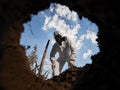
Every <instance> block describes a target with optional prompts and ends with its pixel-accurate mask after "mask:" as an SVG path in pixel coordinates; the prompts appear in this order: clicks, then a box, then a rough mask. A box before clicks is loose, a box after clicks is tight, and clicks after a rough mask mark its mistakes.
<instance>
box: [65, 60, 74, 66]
mask: <svg viewBox="0 0 120 90" xmlns="http://www.w3.org/2000/svg"><path fill="white" fill-rule="evenodd" d="M67 62H68V68H71V67H74V66H75V61H74V60H70V61H67Z"/></svg>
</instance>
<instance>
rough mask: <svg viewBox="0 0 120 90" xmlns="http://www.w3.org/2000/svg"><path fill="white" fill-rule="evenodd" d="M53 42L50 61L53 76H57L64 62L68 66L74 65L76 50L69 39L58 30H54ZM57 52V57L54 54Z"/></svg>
mask: <svg viewBox="0 0 120 90" xmlns="http://www.w3.org/2000/svg"><path fill="white" fill-rule="evenodd" d="M54 39H55V41H56V42H55V43H54V45H53V46H52V49H51V52H50V60H51V63H52V69H53V76H57V75H59V74H60V73H61V71H62V68H63V66H64V64H65V63H66V62H68V67H69V68H71V67H74V66H75V59H76V50H75V47H74V46H73V44H72V42H71V40H70V39H68V38H67V37H65V36H62V35H61V33H60V32H59V31H55V32H54ZM57 53H58V58H56V57H55V56H56V54H57Z"/></svg>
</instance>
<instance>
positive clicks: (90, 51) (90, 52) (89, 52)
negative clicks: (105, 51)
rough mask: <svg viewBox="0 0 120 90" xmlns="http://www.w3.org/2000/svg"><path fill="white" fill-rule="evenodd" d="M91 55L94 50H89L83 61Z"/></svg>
mask: <svg viewBox="0 0 120 90" xmlns="http://www.w3.org/2000/svg"><path fill="white" fill-rule="evenodd" d="M91 55H92V50H87V52H85V53H83V59H86V58H88V57H89V56H91Z"/></svg>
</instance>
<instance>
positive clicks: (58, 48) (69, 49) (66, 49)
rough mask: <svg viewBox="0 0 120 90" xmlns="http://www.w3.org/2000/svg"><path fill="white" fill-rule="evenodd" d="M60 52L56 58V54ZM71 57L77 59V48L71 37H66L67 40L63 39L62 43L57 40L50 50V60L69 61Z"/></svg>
mask: <svg viewBox="0 0 120 90" xmlns="http://www.w3.org/2000/svg"><path fill="white" fill-rule="evenodd" d="M57 52H58V54H59V57H58V58H57V59H56V58H55V55H56V53H57ZM70 59H73V60H75V59H76V50H75V48H74V46H73V45H72V42H71V41H70V40H69V39H66V40H65V41H62V44H61V45H59V43H58V42H56V43H55V44H54V45H53V47H52V50H51V52H50V60H51V61H54V60H59V61H60V60H65V61H69V60H70Z"/></svg>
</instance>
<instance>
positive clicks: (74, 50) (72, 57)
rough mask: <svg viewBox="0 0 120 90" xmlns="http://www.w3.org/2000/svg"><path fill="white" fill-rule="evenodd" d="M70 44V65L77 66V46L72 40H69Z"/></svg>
mask: <svg viewBox="0 0 120 90" xmlns="http://www.w3.org/2000/svg"><path fill="white" fill-rule="evenodd" d="M69 45H70V50H71V55H70V62H69V63H70V65H71V66H75V60H76V48H75V46H74V44H73V43H72V41H70V40H69Z"/></svg>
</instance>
